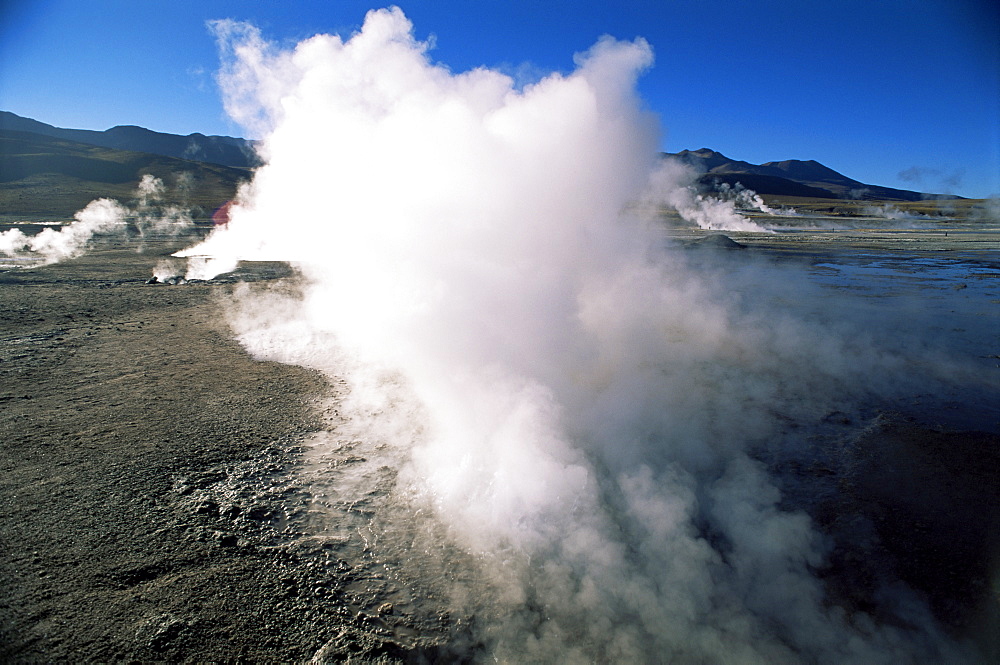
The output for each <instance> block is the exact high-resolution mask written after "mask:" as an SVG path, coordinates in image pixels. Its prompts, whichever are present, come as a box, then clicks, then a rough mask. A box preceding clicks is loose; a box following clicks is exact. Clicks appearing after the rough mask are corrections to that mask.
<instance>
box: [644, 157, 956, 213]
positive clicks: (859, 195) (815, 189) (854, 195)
mask: <svg viewBox="0 0 1000 665" xmlns="http://www.w3.org/2000/svg"><path fill="white" fill-rule="evenodd" d="M664 154H665V156H668V157H672V158H675V159H679V160H680V161H682V162H684V163H686V164H688V165H690V166H691V167H693V168H695V169H697V170H698V171H699V172H700V173H702V176H701V177H700V181H701V182H702V183H704V184H706V185H708V186H713V185H715V184H718V183H728V184H729V185H735V184H736V183H741V184H742V185H743V186H744V187H748V188H750V189H753V190H754V191H756V192H757V193H758V194H762V195H768V196H799V197H811V198H827V199H849V200H860V201H923V200H926V199H960V198H961V197H959V196H951V195H946V194H924V193H921V192H914V191H910V190H906V189H893V188H892V187H881V186H879V185H867V184H865V183H863V182H860V181H858V180H854V179H852V178H848V177H847V176H845V175H844V174H842V173H838V172H837V171H834V170H833V169H831V168H829V167H827V166H824V165H823V164H820V163H819V162H817V161H814V160H806V161H802V160H798V159H786V160H784V161H781V162H765V163H764V164H750V163H749V162H743V161H738V160H734V159H730V158H729V157H726V156H725V155H723V154H722V153H720V152H716V151H714V150H710V149H709V148H701V149H700V150H682V151H680V152H677V153H664Z"/></svg>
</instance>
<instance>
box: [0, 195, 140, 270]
mask: <svg viewBox="0 0 1000 665" xmlns="http://www.w3.org/2000/svg"><path fill="white" fill-rule="evenodd" d="M126 214H127V210H126V209H125V208H124V207H123V206H122V205H121V204H120V203H118V202H117V201H114V200H112V199H97V200H94V201H91V202H90V203H88V204H87V207H86V208H84V209H83V210H80V211H78V212H76V213H75V214H74V215H73V217H74V219H75V221H74V222H72V223H70V224H68V225H67V226H64V227H63V228H61V229H59V230H58V231H56V230H55V229H53V228H45V229H42V230H41V231H40V232H39V233H37V234H35V235H33V236H29V235H27V234H25V233H24V232H23V231H21V230H20V229H10V230H9V231H4V232H3V233H0V254H3V255H6V256H10V257H23V256H27V257H30V258H39V259H41V260H42V262H43V263H56V262H58V261H64V260H66V259H72V258H74V257H77V256H80V255H81V254H83V252H84V250H85V249H86V247H87V243H89V242H90V239H91V238H92V237H94V235H95V234H99V233H112V232H115V231H123V230H124V229H125V216H126Z"/></svg>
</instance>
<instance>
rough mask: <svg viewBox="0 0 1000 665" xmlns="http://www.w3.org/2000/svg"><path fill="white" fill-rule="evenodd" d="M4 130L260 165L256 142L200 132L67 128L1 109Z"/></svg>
mask: <svg viewBox="0 0 1000 665" xmlns="http://www.w3.org/2000/svg"><path fill="white" fill-rule="evenodd" d="M0 130H9V131H18V132H32V133H35V134H42V135H45V136H51V137H54V138H58V139H65V140H68V141H75V142H77V143H89V144H90V145H96V146H100V147H102V148H112V149H115V150H129V151H132V152H146V153H150V154H154V155H163V156H165V157H174V158H177V159H188V160H193V161H198V162H206V163H208V164H221V165H222V166H231V167H235V168H244V169H245V168H253V167H254V166H259V159H258V157H257V153H256V152H255V151H254V149H253V142H252V141H248V140H246V139H241V138H234V137H232V136H206V135H204V134H198V133H195V134H188V135H187V136H181V135H179V134H165V133H163V132H154V131H152V130H150V129H146V128H144V127H137V126H135V125H119V126H117V127H112V128H111V129H106V130H104V131H100V132H99V131H94V130H90V129H63V128H61V127H53V126H52V125H48V124H46V123H44V122H39V121H38V120H32V119H31V118H24V117H22V116H19V115H17V114H16V113H11V112H10V111H0Z"/></svg>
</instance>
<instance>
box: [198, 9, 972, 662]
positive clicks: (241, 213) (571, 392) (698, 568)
mask: <svg viewBox="0 0 1000 665" xmlns="http://www.w3.org/2000/svg"><path fill="white" fill-rule="evenodd" d="M215 28H216V31H217V34H218V36H219V39H220V44H221V50H222V53H223V56H224V66H223V70H222V75H221V78H220V80H221V83H222V86H223V89H224V92H225V95H226V104H227V109H228V111H229V113H230V114H231V115H232V116H233V118H235V119H236V120H238V121H240V122H242V123H244V124H245V125H246V126H247V127H248V128H250V130H251V131H263V132H264V134H265V138H264V140H263V141H262V143H261V147H260V150H261V154H262V158H263V161H264V165H263V166H261V167H260V168H259V169H258V170H257V171H256V173H255V176H254V178H253V180H252V182H250V183H249V184H248V185H246V186H245V187H244V188H243V189H242V190H241V192H240V194H239V197H238V200H237V203H236V204H235V205H234V206H233V207H232V209H231V211H230V222H229V224H228V225H226V226H225V227H218V228H216V229H215V230H214V231H213V233H212V234H211V236H210V237H209V238H207V239H206V240H205V241H204V242H203V243H202V244H200V245H198V246H196V247H193V248H191V249H190V250H187V251H186V254H187V255H190V256H198V257H213V260H214V261H217V262H218V264H219V265H230V266H231V265H234V264H235V262H236V261H237V260H239V259H273V260H286V261H290V262H292V264H293V265H294V266H295V268H296V269H297V271H298V272H299V273H300V277H301V279H300V284H299V286H298V288H299V290H298V291H296V292H289V293H288V294H286V293H285V292H284V291H282V290H280V289H277V290H276V289H262V288H252V287H250V286H246V287H244V288H241V289H239V290H238V291H237V301H236V302H235V303H234V305H233V307H232V320H233V325H234V328H235V330H236V332H237V334H238V336H239V338H240V339H241V340H242V341H243V343H244V344H245V345H246V346H247V347H248V348H249V349H250V350H251V352H253V353H255V354H257V355H258V356H259V357H265V358H270V359H277V360H282V361H286V362H296V363H302V364H307V365H310V366H313V367H318V368H321V369H323V370H324V371H327V372H329V373H330V374H331V376H336V377H342V378H343V379H345V380H346V382H347V385H348V389H349V395H348V396H347V397H346V398H345V400H344V401H343V402H342V403H340V404H338V408H339V410H340V414H341V416H342V419H343V422H342V423H341V424H339V425H337V427H336V429H334V430H333V431H331V432H330V433H329V438H330V440H331V441H333V442H334V445H336V441H338V440H345V441H348V440H350V441H368V442H369V445H368V447H367V451H368V452H367V453H366V454H368V455H375V456H377V460H376V461H375V462H374V463H375V464H376V465H379V464H381V465H383V466H385V467H389V468H391V470H392V473H393V474H394V476H395V480H394V483H393V484H392V488H393V489H392V490H391V494H390V496H389V497H388V499H387V501H388V505H391V508H392V510H394V511H396V513H397V517H396V518H394V519H400V518H399V517H398V515H399V514H403V515H414V516H415V515H416V514H417V513H420V514H421V515H427V514H430V515H432V518H433V519H432V521H433V522H434V524H435V525H436V526H435V528H436V529H437V530H438V531H437V532H438V533H441V534H444V537H446V538H447V539H448V540H449V542H450V543H451V545H452V546H454V547H456V548H459V549H461V550H463V551H465V552H467V553H469V554H471V555H472V556H471V557H470V561H471V562H473V563H470V564H469V565H470V566H471V568H470V569H469V570H468V571H466V572H465V573H464V574H462V575H460V576H458V578H457V579H460V580H461V582H458V581H456V582H455V584H456V588H454V589H452V598H453V601H452V602H454V603H455V604H456V606H457V609H458V610H459V611H464V610H466V609H469V608H472V607H473V606H474V609H475V611H476V612H477V622H476V627H475V632H476V634H475V635H474V639H475V640H476V643H478V644H480V645H482V646H481V651H479V652H477V653H478V655H479V656H480V657H481V658H482V659H483V660H493V659H496V660H498V661H501V662H567V663H578V662H619V663H634V662H676V663H720V662H732V663H801V662H821V663H844V662H857V663H899V662H911V661H919V660H931V661H951V662H954V661H955V660H960V659H961V653H960V651H959V649H958V647H957V646H956V645H955V644H953V643H952V642H950V641H949V640H947V639H945V638H943V637H942V636H941V635H940V634H939V632H938V631H937V629H936V628H935V625H934V623H933V621H932V620H931V619H930V618H929V617H928V615H927V613H926V611H925V610H924V609H923V608H922V607H921V606H920V604H919V603H916V602H914V603H911V602H909V601H906V602H904V601H902V600H899V601H898V602H896V601H894V600H893V599H886V600H885V601H884V607H883V608H881V609H880V611H881V612H883V616H891V617H894V618H893V620H892V621H891V622H884V623H879V622H877V621H875V620H874V619H873V618H871V617H869V616H867V615H865V614H864V613H862V612H860V611H848V610H845V609H841V608H839V607H837V606H836V605H834V604H833V603H831V602H829V601H828V599H827V598H826V596H825V592H824V586H823V584H822V583H821V581H820V580H819V579H818V578H817V576H816V575H815V574H814V572H815V571H816V570H817V569H819V568H822V566H823V565H824V557H825V553H826V552H827V547H828V543H827V541H826V539H825V538H824V537H823V536H821V535H820V534H819V532H818V531H816V530H815V529H814V528H813V526H812V523H811V521H810V519H809V518H808V517H807V516H806V515H805V514H804V513H802V512H796V511H791V510H786V509H784V508H783V507H782V505H781V498H782V497H781V493H780V492H779V490H778V488H777V486H776V485H775V482H774V480H773V478H772V477H771V476H770V475H769V472H768V470H767V469H766V468H765V466H764V465H763V464H762V463H761V462H759V461H757V460H755V459H753V458H751V456H750V455H749V454H748V451H751V450H756V449H760V448H761V447H765V448H766V447H768V446H772V445H773V446H776V447H780V446H781V445H783V444H789V445H790V444H791V441H790V438H789V437H791V436H793V434H790V433H789V431H790V430H789V428H788V427H787V426H786V425H787V423H788V422H792V421H795V422H800V423H810V422H818V421H819V420H820V419H821V418H822V416H823V415H825V414H827V413H829V412H830V411H831V410H833V409H836V408H839V409H842V410H844V411H849V410H850V409H851V408H852V403H853V400H855V399H859V398H861V397H863V396H870V395H871V394H873V393H876V394H879V393H884V394H889V393H891V392H892V391H893V390H895V389H896V388H897V387H898V382H895V383H894V379H893V378H892V377H894V376H898V375H899V373H900V372H901V371H903V370H902V369H901V368H902V367H904V366H905V362H903V361H901V359H899V358H898V357H894V356H892V355H891V354H884V353H879V352H877V351H876V350H875V348H874V347H873V345H871V344H869V343H868V342H866V341H865V339H864V338H863V336H841V335H840V334H839V333H840V332H842V331H843V325H844V324H843V322H838V321H834V322H832V323H831V325H828V326H827V325H823V326H820V325H814V324H810V323H807V322H805V321H802V320H798V319H796V318H795V317H794V316H792V315H790V314H785V313H783V312H781V311H780V310H774V309H769V310H761V309H758V308H755V307H753V306H748V304H747V302H746V301H745V300H743V299H741V298H742V296H741V295H740V294H739V293H736V292H732V291H730V290H728V289H726V288H724V287H720V286H719V285H718V284H716V283H714V282H713V276H716V277H718V278H719V279H720V280H725V279H726V278H727V277H726V275H725V274H724V273H721V272H712V271H709V272H708V273H697V272H695V271H692V270H688V269H686V268H685V261H684V259H683V257H681V256H679V252H674V253H669V252H668V251H666V250H664V249H663V248H662V244H663V243H662V238H660V237H659V236H658V235H657V234H656V230H655V224H654V222H653V221H652V220H651V219H650V218H648V217H647V216H644V214H643V211H644V210H650V209H655V208H656V207H657V205H659V204H662V203H668V202H670V201H671V200H674V201H676V202H678V203H679V205H691V206H694V205H696V202H695V201H693V200H692V199H691V198H690V196H688V195H687V194H684V191H683V188H684V186H685V181H684V180H683V179H682V178H679V177H676V176H675V175H672V173H671V172H670V171H669V170H667V171H663V170H657V168H658V165H659V159H658V156H657V154H656V152H655V149H656V146H657V145H658V140H657V139H658V137H657V131H658V130H657V125H656V121H655V118H653V117H652V116H651V115H650V114H648V113H647V112H646V111H644V110H643V108H642V104H641V102H640V100H639V99H638V98H637V95H636V92H635V81H636V78H637V76H639V75H640V74H641V72H642V70H643V69H645V68H647V67H649V66H650V65H651V63H652V51H651V48H650V46H649V45H648V44H647V43H646V42H644V41H643V40H642V39H636V40H634V41H631V42H622V41H616V40H614V39H612V38H608V37H606V38H602V39H601V40H599V41H598V42H597V44H595V45H594V46H593V47H592V48H590V50H588V51H587V52H585V53H583V54H580V55H578V56H577V57H576V69H575V70H574V71H573V72H571V73H568V74H557V73H553V74H551V75H549V76H547V77H545V78H543V79H542V80H540V81H538V82H537V83H534V84H532V85H528V86H525V87H523V88H521V89H518V88H517V87H515V85H514V84H513V82H512V80H511V79H510V78H508V77H507V76H505V75H503V74H501V73H498V72H496V71H491V70H489V69H486V68H480V69H475V70H472V71H467V72H459V73H455V72H452V71H450V70H448V69H447V68H446V67H444V66H443V65H439V64H435V63H433V62H432V61H431V60H430V59H429V57H428V54H427V45H426V44H424V43H421V42H419V41H417V40H416V39H415V38H414V36H413V33H412V27H411V25H410V23H409V22H408V20H407V19H406V17H405V16H404V15H403V13H402V12H401V11H400V10H399V9H395V8H394V9H388V10H380V11H372V12H370V13H369V14H368V15H367V17H366V18H365V22H364V26H363V28H362V29H361V30H360V31H359V32H358V33H356V34H354V35H352V36H351V37H350V38H348V39H342V38H341V37H339V36H336V35H317V36H315V37H312V38H310V39H307V40H305V41H303V42H301V43H300V44H298V45H297V46H295V47H294V48H293V49H291V50H283V49H280V48H278V47H276V46H274V45H272V44H269V43H267V42H266V41H265V40H263V39H262V37H261V36H260V34H259V33H258V31H257V30H256V29H254V28H253V27H251V26H247V25H244V24H237V23H233V22H228V21H227V22H219V23H217V24H216V25H215ZM685 177H686V176H685ZM206 265H207V264H206V263H205V262H204V261H203V262H202V263H201V264H200V268H199V269H200V270H204V269H205V266H206ZM205 276H208V275H205ZM744 277H746V276H744ZM750 281H752V280H750ZM764 281H765V282H766V280H764ZM775 281H776V283H781V280H780V279H777V280H775ZM741 283H742V284H743V285H744V286H746V285H747V284H749V283H750V282H749V281H746V280H741ZM767 286H768V285H767V284H766V283H764V284H763V288H766V287H767ZM925 365H926V363H925ZM869 372H870V373H871V374H869ZM870 375H877V376H880V377H882V378H881V379H880V381H878V382H877V383H876V382H872V381H870V380H869V379H868V377H869V376H870ZM338 490H339V491H340V492H341V494H344V493H346V492H348V491H349V488H346V487H339V488H338ZM359 491H360V490H359ZM421 519H423V518H421ZM414 523H417V522H416V520H415V519H414ZM386 541H389V542H384V543H383V545H382V547H386V548H391V547H393V545H392V544H391V539H386ZM384 554H385V556H388V557H392V558H394V559H395V560H398V561H400V562H401V564H400V565H403V566H412V567H413V569H414V570H419V569H420V563H419V560H420V559H421V558H422V557H425V556H426V557H432V556H433V555H432V554H430V553H428V552H427V551H425V550H423V549H419V548H414V549H412V550H403V551H395V552H386V553H384ZM475 562H478V564H476V563H475ZM903 595H905V594H897V596H899V597H902V596H903ZM465 655H468V654H465Z"/></svg>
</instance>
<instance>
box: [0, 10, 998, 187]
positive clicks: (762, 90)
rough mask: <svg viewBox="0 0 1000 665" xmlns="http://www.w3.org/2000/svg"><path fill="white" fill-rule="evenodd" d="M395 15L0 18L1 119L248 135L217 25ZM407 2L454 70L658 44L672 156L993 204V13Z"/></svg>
mask: <svg viewBox="0 0 1000 665" xmlns="http://www.w3.org/2000/svg"><path fill="white" fill-rule="evenodd" d="M386 4H389V3H384V4H378V3H375V4H373V3H370V2H357V1H355V0H326V1H325V2H320V1H316V0H301V1H290V0H283V1H280V2H274V1H270V0H263V1H259V2H236V1H232V0H199V1H191V0H174V1H172V2H169V3H168V2H154V1H152V0H131V1H129V2H123V1H117V0H93V1H88V2H81V1H79V0H75V1H74V0H50V1H46V0H2V1H0V109H3V110H9V111H13V112H15V113H17V114H19V115H24V116H28V117H32V118H35V119H37V120H41V121H43V122H47V123H49V124H53V125H56V126H60V127H73V128H85V129H107V128H109V127H111V126H114V125H119V124H134V125H141V126H144V127H148V128H150V129H154V130H157V131H164V132H171V133H179V134H188V133H191V132H201V133H204V134H230V135H234V134H239V133H240V129H239V128H238V127H237V126H235V125H234V124H233V123H232V122H230V121H228V120H227V119H226V118H225V116H224V113H223V111H222V103H221V99H220V96H219V93H218V90H217V89H216V87H215V83H214V78H213V77H214V74H215V71H216V70H217V68H218V65H219V60H218V54H217V52H216V48H215V43H214V40H213V38H212V36H211V34H210V33H209V31H208V29H207V28H206V25H205V23H206V21H208V20H210V19H218V18H235V19H239V20H246V21H250V22H252V23H254V24H255V25H257V26H258V27H259V28H260V29H261V30H262V31H263V33H264V35H265V36H266V37H268V38H269V39H271V40H274V41H277V42H279V43H286V44H289V45H291V44H293V43H294V42H296V41H298V40H300V39H302V38H305V37H308V36H310V35H312V34H315V33H317V32H337V33H340V34H342V35H345V36H346V35H348V34H350V33H351V32H352V31H354V30H356V29H357V28H358V27H360V24H361V22H362V20H363V18H364V14H365V12H366V11H367V10H368V9H371V8H374V7H381V6H385V5H386ZM397 4H398V5H399V6H400V7H401V8H402V9H403V10H404V11H405V12H406V14H407V16H409V17H410V19H411V20H412V21H413V23H414V26H415V31H416V35H417V37H418V38H419V39H427V38H429V37H433V40H434V43H435V48H434V49H433V50H432V51H431V57H432V58H433V59H434V60H435V61H436V62H439V63H442V64H444V65H447V66H448V67H450V68H451V69H452V70H453V71H464V70H466V69H469V68H472V67H476V66H480V65H486V66H490V67H499V68H502V69H505V70H506V71H508V72H510V73H519V74H526V75H528V76H531V75H533V74H535V75H537V73H539V72H544V71H550V70H560V71H569V70H571V69H572V67H573V54H574V53H575V52H578V51H583V50H586V49H587V48H588V47H590V46H591V45H592V44H593V43H594V41H595V40H596V39H597V38H598V37H599V36H600V35H602V34H610V35H612V36H614V37H618V38H620V39H632V38H634V37H636V36H642V37H644V38H646V39H647V40H648V41H649V42H650V44H651V45H652V46H653V49H654V51H655V54H656V63H655V65H654V67H653V69H652V70H650V71H649V72H648V73H646V74H645V76H644V77H643V78H642V79H641V80H640V92H641V94H642V96H643V98H644V99H645V100H646V103H647V104H648V106H649V107H650V108H651V109H652V110H653V111H655V112H656V113H657V114H658V115H659V116H660V120H661V123H662V125H663V129H664V140H663V145H662V146H661V148H662V149H664V150H668V151H677V150H681V149H684V148H690V149H695V148H701V147H710V148H713V149H715V150H718V151H720V152H723V153H724V154H726V155H728V156H729V157H732V158H735V159H742V160H746V161H749V162H754V163H760V162H765V161H772V160H782V159H815V160H817V161H820V162H822V163H824V164H826V165H827V166H830V167H831V168H834V169H836V170H838V171H840V172H842V173H844V174H845V175H848V176H850V177H853V178H855V179H858V180H861V181H864V182H868V183H871V184H877V185H885V186H890V187H901V188H906V189H917V190H921V191H932V192H945V191H948V192H952V193H956V194H960V195H963V196H969V197H976V198H978V197H985V196H990V195H994V194H1000V38H998V35H1000V9H998V5H997V3H996V2H994V1H992V0H948V1H945V0H939V1H933V2H919V1H914V0H911V1H908V2H900V1H895V0H889V1H886V2H870V0H867V1H864V2H861V1H854V0H850V1H844V2H826V3H820V2H811V1H809V0H797V1H795V2H785V1H778V0H775V1H772V2H752V1H747V2H670V1H665V0H661V1H658V2H657V1H654V0H644V1H638V0H624V1H619V2H587V1H585V0H577V1H575V2H573V1H562V0H560V1H558V2H553V1H545V0H540V1H538V2H527V1H523V2H514V1H500V0H481V1H478V2H477V1H475V0H464V1H462V2H453V1H452V0H412V1H406V0H402V1H401V2H398V3H397ZM901 174H902V175H901Z"/></svg>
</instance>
